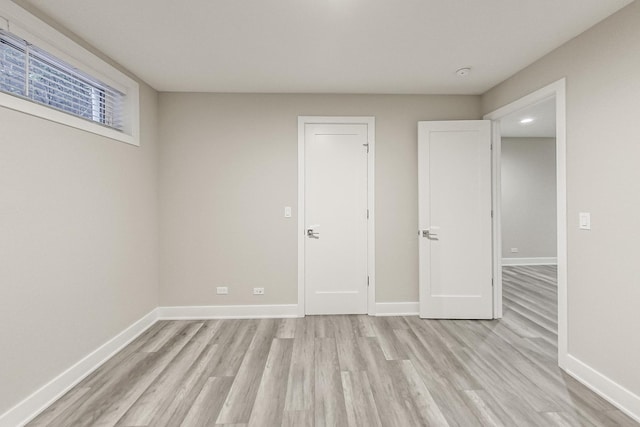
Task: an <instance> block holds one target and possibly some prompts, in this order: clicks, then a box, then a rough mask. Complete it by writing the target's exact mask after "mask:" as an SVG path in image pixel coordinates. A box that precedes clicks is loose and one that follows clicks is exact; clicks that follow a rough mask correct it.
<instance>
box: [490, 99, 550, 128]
mask: <svg viewBox="0 0 640 427" xmlns="http://www.w3.org/2000/svg"><path fill="white" fill-rule="evenodd" d="M525 118H530V119H533V121H532V122H531V123H526V124H522V123H520V121H521V120H522V119H525ZM500 134H501V135H502V136H503V137H512V138H525V137H528V138H534V137H535V138H553V137H555V136H556V100H555V98H551V99H548V100H546V101H541V102H538V103H536V104H534V105H531V106H529V107H527V108H525V109H523V110H520V111H518V112H515V113H513V114H509V115H508V116H506V117H504V118H503V119H502V120H500Z"/></svg>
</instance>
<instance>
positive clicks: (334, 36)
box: [17, 0, 632, 94]
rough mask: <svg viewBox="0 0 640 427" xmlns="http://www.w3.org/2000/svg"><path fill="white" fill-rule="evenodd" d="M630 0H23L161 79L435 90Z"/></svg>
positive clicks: (497, 71)
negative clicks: (467, 71) (468, 71)
mask: <svg viewBox="0 0 640 427" xmlns="http://www.w3.org/2000/svg"><path fill="white" fill-rule="evenodd" d="M631 1H632V0H528V1H527V0H482V1H480V0H398V1H393V0H189V1H176V0H135V1H132V0H109V1H105V0H55V1H52V0H17V2H18V3H23V4H26V5H29V6H33V7H35V8H36V9H39V10H40V11H42V12H44V13H45V14H47V15H49V16H50V17H52V18H53V19H54V20H56V21H58V22H60V23H61V24H62V25H64V26H65V27H66V28H68V29H69V30H71V31H73V32H75V33H76V34H78V35H79V36H81V37H82V38H84V39H85V40H86V41H88V42H89V43H90V44H92V45H94V46H95V47H97V48H98V49H100V50H101V51H102V52H104V53H105V54H107V55H109V56H110V57H112V58H113V59H115V60H116V61H118V62H119V63H121V64H123V65H124V66H125V67H127V68H128V69H130V70H131V71H132V72H133V73H135V74H136V75H138V76H139V77H140V78H142V79H143V80H144V81H146V82H147V83H149V84H150V85H152V86H153V87H154V88H156V89H158V90H161V91H208V92H299V93H433V94H481V93H483V92H485V91H486V90H488V89H490V88H491V87H493V86H494V85H496V84H497V83H499V82H501V81H503V80H504V79H506V78H507V77H510V76H511V75H513V74H514V73H516V72H517V71H519V70H520V69H522V68H524V67H525V66H527V65H528V64H530V63H532V62H533V61H535V60H536V59H538V58H540V57H541V56H543V55H545V54H546V53H548V52H550V51H551V50H553V49H554V48H556V47H558V46H560V45H561V44H563V43H564V42H566V41H568V40H570V39H571V38H573V37H575V36H576V35H578V34H579V33H581V32H583V31H584V30H586V29H587V28H589V27H591V26H592V25H594V24H595V23H597V22H599V21H600V20H602V19H604V18H605V17H607V16H609V15H610V14H612V13H613V12H615V11H616V10H618V9H620V8H621V7H623V6H625V5H626V4H628V3H631ZM460 67H472V73H471V75H470V76H468V77H466V78H464V79H462V78H459V77H457V76H456V75H455V70H456V69H458V68H460Z"/></svg>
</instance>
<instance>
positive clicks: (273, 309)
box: [158, 304, 299, 320]
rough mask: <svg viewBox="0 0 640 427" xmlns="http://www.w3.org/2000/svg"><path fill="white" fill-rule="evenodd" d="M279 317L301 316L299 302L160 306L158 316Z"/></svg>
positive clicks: (210, 317) (199, 317)
mask: <svg viewBox="0 0 640 427" xmlns="http://www.w3.org/2000/svg"><path fill="white" fill-rule="evenodd" d="M277 317H280V318H282V317H299V314H298V304H280V305H207V306H184V307H158V318H159V319H163V320H178V319H269V318H277Z"/></svg>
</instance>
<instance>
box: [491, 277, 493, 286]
mask: <svg viewBox="0 0 640 427" xmlns="http://www.w3.org/2000/svg"><path fill="white" fill-rule="evenodd" d="M491 287H492V288H493V277H492V278H491Z"/></svg>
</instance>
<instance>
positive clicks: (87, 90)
mask: <svg viewBox="0 0 640 427" xmlns="http://www.w3.org/2000/svg"><path fill="white" fill-rule="evenodd" d="M0 72H1V74H0V90H2V91H3V92H6V93H9V94H12V95H16V96H20V97H23V98H27V99H29V100H31V101H33V102H37V103H39V104H42V105H46V106H48V107H51V108H55V109H57V110H60V111H64V112H66V113H69V114H73V115H74V116H77V117H81V118H83V119H86V120H91V121H94V122H96V123H100V124H102V125H105V126H108V127H110V128H112V129H116V130H118V131H122V130H123V128H124V126H123V121H122V107H123V101H124V94H123V93H121V92H119V91H118V90H116V89H114V88H112V87H110V86H108V85H106V84H104V83H102V82H100V81H98V80H96V79H94V78H93V77H91V76H89V75H88V74H85V73H83V72H82V71H79V70H77V69H74V68H73V67H72V66H71V65H69V64H67V63H65V62H64V61H61V60H59V59H58V58H56V57H54V56H52V55H50V54H49V53H47V52H45V51H44V50H42V49H40V48H38V47H37V46H34V45H32V44H29V43H28V42H27V41H25V40H22V39H20V38H18V37H15V36H13V35H12V34H10V33H7V32H6V31H2V30H0Z"/></svg>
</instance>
